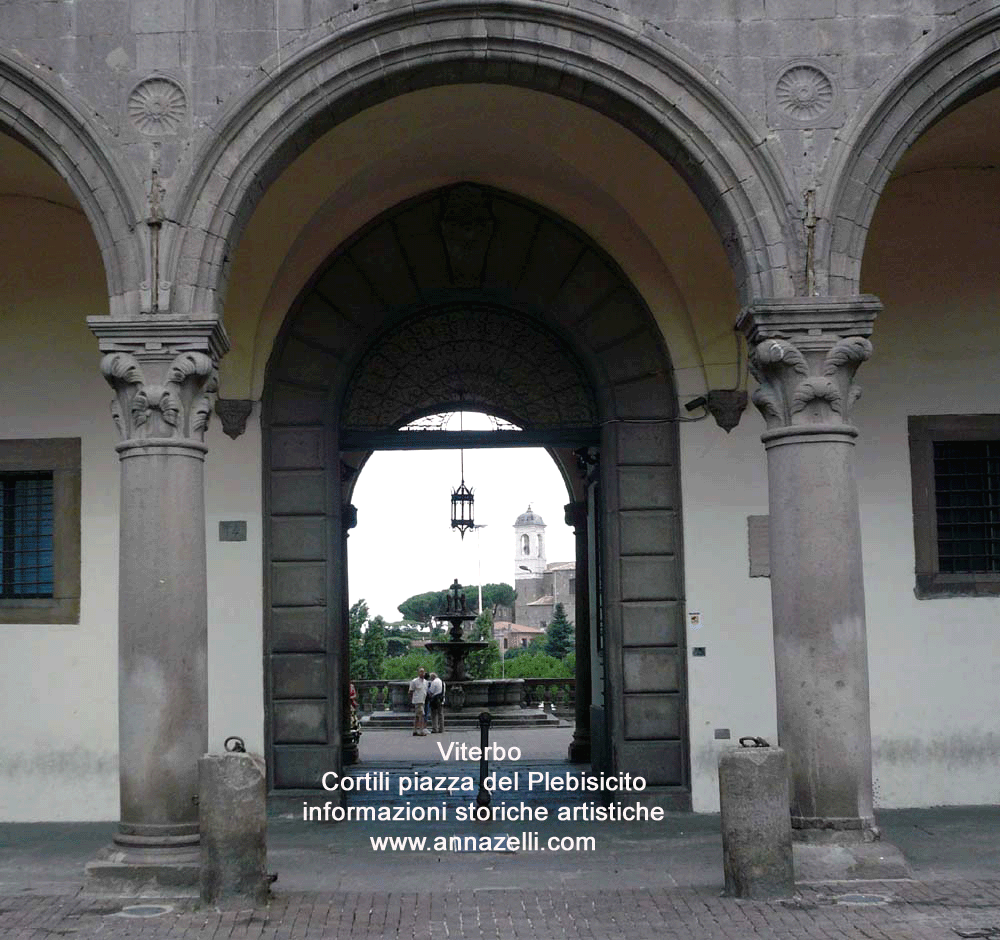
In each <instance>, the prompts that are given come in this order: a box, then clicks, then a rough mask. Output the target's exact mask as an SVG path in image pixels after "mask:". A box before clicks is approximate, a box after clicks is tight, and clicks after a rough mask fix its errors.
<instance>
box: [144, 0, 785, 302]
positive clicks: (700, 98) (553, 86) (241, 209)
mask: <svg viewBox="0 0 1000 940" xmlns="http://www.w3.org/2000/svg"><path fill="white" fill-rule="evenodd" d="M345 17H346V21H345V23H344V24H343V28H341V29H337V30H334V31H331V30H330V29H329V26H328V24H325V23H324V24H323V25H321V26H319V27H317V28H316V29H315V30H314V31H311V32H309V33H308V34H307V35H306V36H304V37H303V38H302V39H301V40H299V43H298V44H297V46H296V47H295V49H294V51H284V50H283V51H282V52H279V53H278V54H277V57H276V59H274V60H268V61H267V62H265V63H263V64H262V66H261V69H260V70H259V73H258V74H257V76H256V77H255V78H254V79H253V80H252V82H251V84H250V85H249V86H248V87H247V89H246V90H245V93H244V94H243V95H241V96H240V97H239V99H238V100H235V101H233V102H232V103H231V104H230V105H229V106H228V107H227V108H226V110H225V111H224V112H223V113H222V114H221V115H220V116H219V120H218V121H217V122H213V124H212V127H211V128H208V127H206V128H205V130H204V132H203V133H202V134H201V137H200V139H199V140H197V141H196V142H195V148H194V150H193V156H192V164H191V175H190V177H188V179H187V180H186V182H185V184H184V186H183V187H181V188H179V189H178V190H177V191H176V192H175V193H172V194H168V196H167V201H166V204H165V212H166V214H167V217H168V218H171V219H176V220H177V227H176V228H175V229H174V228H171V230H170V231H169V232H166V233H165V235H166V238H165V244H164V253H163V257H164V259H166V269H167V271H168V272H171V274H170V277H171V278H172V280H173V284H174V288H173V297H174V302H175V304H176V308H177V312H178V313H180V314H182V315H185V316H188V315H191V316H206V315H221V312H222V310H223V308H224V305H225V296H226V292H227V287H228V278H229V274H230V261H231V258H232V257H233V255H234V252H235V246H236V245H237V243H238V242H239V238H240V235H241V233H242V231H243V229H244V227H245V225H246V224H247V222H248V220H249V218H250V216H251V215H252V213H253V211H254V208H255V206H256V205H257V203H258V201H259V199H260V197H261V195H262V194H263V193H264V192H265V191H266V189H267V187H268V186H269V185H270V184H271V183H272V182H273V181H274V180H275V179H276V178H277V177H278V176H279V175H280V174H281V173H282V171H283V170H284V169H285V168H286V167H288V166H289V165H290V164H291V163H292V162H293V160H294V159H295V158H296V157H297V156H298V155H299V154H301V153H302V152H303V151H304V150H305V149H306V148H307V147H308V146H309V145H310V144H312V143H313V142H314V141H316V140H317V139H319V137H320V136H321V135H322V134H324V133H325V132H326V131H328V130H330V129H331V128H332V127H333V126H335V125H336V124H338V123H340V122H342V121H345V120H347V119H349V118H351V117H353V116H355V115H357V114H360V113H361V112H362V111H364V110H365V109H366V108H369V107H371V106H372V105H375V104H378V103H380V102H383V101H386V100H388V99H389V98H392V97H395V96H398V95H403V94H406V93H408V92H413V91H417V90H420V89H425V88H431V87H434V86H438V85H450V84H477V83H490V84H503V85H511V86H516V87H524V88H530V89H533V90H535V91H539V92H543V93H546V94H551V95H555V96H558V97H561V98H565V99H567V100H570V101H576V102H579V103H581V104H583V105H585V106H587V107H589V108H593V109H594V110H596V111H598V112H601V113H603V114H605V115H606V116H608V117H610V118H612V119H613V120H615V121H616V122H618V123H620V124H621V125H622V126H623V127H626V128H628V129H629V130H630V131H632V132H633V133H634V134H635V135H636V136H637V137H639V138H640V139H641V140H643V141H644V142H645V143H647V144H648V145H649V146H650V147H652V148H653V149H654V150H656V151H657V152H658V153H660V154H661V155H662V156H663V157H664V159H665V160H666V161H667V162H668V163H670V164H671V165H672V166H673V167H674V169H675V170H676V171H677V172H678V173H679V174H680V175H681V177H682V178H683V179H684V180H685V181H686V182H687V183H688V185H689V186H690V187H691V190H692V191H693V192H694V194H695V195H696V196H697V197H698V199H699V201H700V202H701V203H702V205H703V206H704V208H705V211H706V212H707V213H708V215H709V217H710V218H711V219H712V221H713V223H714V225H715V227H716V229H717V230H718V233H719V239H720V242H721V244H722V246H723V247H724V249H725V250H726V252H727V255H728V256H729V260H730V264H731V267H732V271H733V277H734V282H735V284H736V286H737V288H738V290H739V291H740V294H741V296H742V297H743V299H744V301H746V302H750V301H751V300H752V299H753V298H755V297H781V296H792V295H794V294H795V293H796V288H795V279H796V276H797V275H796V274H795V272H796V271H797V270H798V269H799V268H801V262H800V259H799V255H800V254H804V252H802V251H801V248H802V247H803V246H802V244H801V243H802V237H801V226H800V225H799V224H798V223H797V222H796V220H795V216H796V213H797V210H796V206H797V205H798V204H799V203H800V202H801V200H800V198H799V197H797V196H796V195H795V192H794V186H793V185H792V182H791V179H790V177H789V176H788V175H787V173H786V171H785V169H784V168H783V166H782V161H781V159H780V156H779V154H778V153H777V151H776V148H775V146H774V144H773V142H772V141H771V140H770V139H769V137H768V135H767V134H766V133H764V131H763V130H762V129H761V128H760V127H757V126H755V125H754V124H753V123H752V122H751V121H750V120H748V119H747V118H746V116H745V115H744V114H743V113H742V112H741V110H740V108H739V107H738V106H737V105H736V104H735V99H736V97H737V96H736V94H735V91H734V90H730V89H727V88H726V87H725V86H724V82H723V81H721V80H720V77H719V74H718V73H717V72H712V73H710V72H709V71H708V70H707V69H705V68H704V66H703V65H701V64H699V63H697V62H695V61H694V60H692V59H691V57H690V54H689V53H688V52H687V51H686V50H685V49H684V48H683V47H682V46H681V45H680V44H678V43H676V42H674V41H673V40H672V39H671V38H670V37H669V36H667V35H666V34H665V33H662V32H660V33H651V32H649V31H645V30H642V29H641V28H639V27H638V24H637V23H631V22H629V21H628V20H627V19H626V20H623V19H622V18H621V17H620V16H618V15H616V14H615V13H614V11H610V12H609V11H606V10H600V9H597V8H594V9H593V10H591V11H587V12H583V11H580V10H575V9H573V8H572V6H570V7H567V5H566V4H565V3H550V2H539V0H531V2H524V0H504V2H501V3H497V4H494V5H493V6H492V7H491V8H490V9H489V10H488V11H484V10H483V9H481V8H478V7H475V6H469V5H467V4H456V3H452V2H448V0H445V2H440V3H426V4H421V5H420V6H419V8H417V9H414V7H413V5H412V4H410V3H406V2H403V0H391V2H388V3H386V4H384V7H383V8H382V9H381V10H380V11H379V12H378V13H376V14H372V13H371V12H370V11H369V10H368V9H363V10H361V11H358V12H356V13H355V14H352V13H345Z"/></svg>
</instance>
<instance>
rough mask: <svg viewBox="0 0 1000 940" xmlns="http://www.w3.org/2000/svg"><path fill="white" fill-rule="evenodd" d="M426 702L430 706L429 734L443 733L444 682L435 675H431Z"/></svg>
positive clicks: (433, 673)
mask: <svg viewBox="0 0 1000 940" xmlns="http://www.w3.org/2000/svg"><path fill="white" fill-rule="evenodd" d="M427 700H428V701H429V702H430V704H431V734H443V733H444V680H443V679H442V678H441V677H440V676H439V675H438V674H437V673H436V672H432V673H431V681H430V683H429V684H428V686H427Z"/></svg>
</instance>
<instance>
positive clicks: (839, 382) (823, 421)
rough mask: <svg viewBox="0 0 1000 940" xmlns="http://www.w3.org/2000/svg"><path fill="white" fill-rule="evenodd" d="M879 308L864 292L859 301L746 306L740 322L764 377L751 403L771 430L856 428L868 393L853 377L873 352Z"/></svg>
mask: <svg viewBox="0 0 1000 940" xmlns="http://www.w3.org/2000/svg"><path fill="white" fill-rule="evenodd" d="M878 309H880V305H879V304H878V301H877V300H875V299H874V298H869V297H863V298H856V299H855V301H854V303H853V304H851V303H850V302H849V301H847V302H842V301H830V302H827V303H823V302H822V301H818V302H817V303H816V304H815V305H811V304H809V302H808V301H802V302H799V303H797V304H796V303H795V302H791V301H790V302H786V303H782V302H780V301H778V302H775V303H773V304H772V305H770V306H764V305H762V306H761V307H758V308H750V309H748V310H746V311H744V313H743V314H742V315H741V317H740V320H739V323H738V326H739V327H740V328H741V329H742V330H743V332H744V333H745V334H746V336H747V340H748V344H749V347H750V356H749V365H750V371H751V373H752V374H753V376H754V378H755V379H756V380H757V382H758V387H757V389H756V390H755V391H754V393H753V396H752V401H753V403H754V405H756V406H757V408H758V410H759V411H760V413H761V414H762V415H763V416H764V421H765V422H766V424H767V427H768V430H769V431H771V430H776V429H778V428H795V427H808V426H815V425H823V426H825V427H831V426H832V427H837V426H846V425H849V423H850V418H851V409H852V408H853V406H854V403H855V402H856V401H857V400H858V399H859V398H860V397H861V389H860V387H859V386H858V385H857V384H855V381H854V377H855V373H856V372H857V371H858V368H859V366H860V365H861V364H862V363H863V362H865V361H867V360H868V359H869V358H870V357H871V354H872V344H871V342H870V341H869V339H868V336H870V335H871V332H872V324H873V322H874V319H875V312H876V311H877V310H878ZM852 433H853V432H852Z"/></svg>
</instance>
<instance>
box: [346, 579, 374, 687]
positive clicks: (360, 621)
mask: <svg viewBox="0 0 1000 940" xmlns="http://www.w3.org/2000/svg"><path fill="white" fill-rule="evenodd" d="M367 621H368V604H366V603H365V601H364V600H363V599H362V600H359V601H355V602H354V603H353V604H352V605H351V611H350V614H349V616H348V633H349V644H348V646H349V649H348V655H349V656H350V657H351V677H352V678H354V679H368V678H369V676H367V675H362V673H366V672H367V667H366V664H365V660H364V657H363V656H362V655H361V642H362V639H361V634H362V630H363V628H364V625H365V623H367Z"/></svg>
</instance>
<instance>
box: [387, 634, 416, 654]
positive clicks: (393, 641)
mask: <svg viewBox="0 0 1000 940" xmlns="http://www.w3.org/2000/svg"><path fill="white" fill-rule="evenodd" d="M385 644H386V650H385V655H386V656H388V657H389V658H390V659H392V658H394V657H396V656H405V655H406V654H407V653H408V652H409V651H410V641H409V639H408V638H407V637H404V636H387V637H386V638H385Z"/></svg>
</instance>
